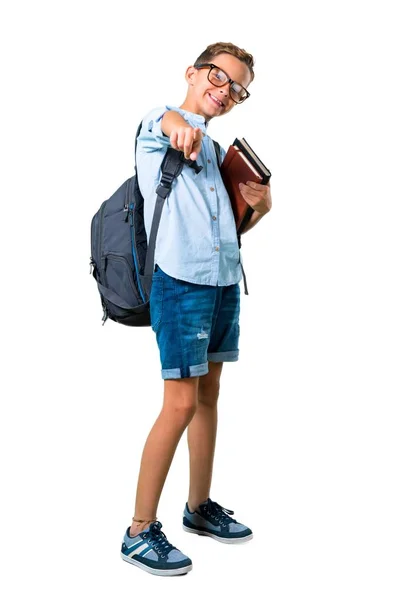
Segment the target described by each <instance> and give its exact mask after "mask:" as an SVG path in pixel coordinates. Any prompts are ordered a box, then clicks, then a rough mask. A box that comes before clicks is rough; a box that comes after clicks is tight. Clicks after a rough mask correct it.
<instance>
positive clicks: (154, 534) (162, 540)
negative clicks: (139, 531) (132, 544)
mask: <svg viewBox="0 0 400 600" xmlns="http://www.w3.org/2000/svg"><path fill="white" fill-rule="evenodd" d="M161 527H162V524H161V523H160V521H154V523H152V524H151V525H150V528H149V531H148V532H146V533H145V534H144V535H143V538H149V541H150V542H151V546H152V547H153V548H154V550H155V551H156V552H160V554H161V558H167V556H168V554H169V552H170V551H171V550H175V546H173V545H172V544H170V543H169V541H168V540H167V536H166V535H165V533H164V532H163V531H161Z"/></svg>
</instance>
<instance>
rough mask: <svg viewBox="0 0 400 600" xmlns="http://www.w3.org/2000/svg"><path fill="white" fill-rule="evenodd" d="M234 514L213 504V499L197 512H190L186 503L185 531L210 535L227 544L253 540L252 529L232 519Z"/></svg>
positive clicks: (201, 505) (202, 504) (184, 513)
mask: <svg viewBox="0 0 400 600" xmlns="http://www.w3.org/2000/svg"><path fill="white" fill-rule="evenodd" d="M233 514H234V513H233V511H232V510H228V509H227V508H223V507H222V506H221V505H220V504H218V503H217V502H213V501H212V500H211V498H208V500H206V501H205V502H202V503H201V504H200V506H199V508H198V509H197V510H196V511H195V512H190V510H189V506H188V504H187V502H186V506H185V510H184V512H183V529H184V530H185V531H187V532H189V533H197V534H198V535H208V536H210V537H212V538H214V540H218V541H219V542H224V543H225V544H237V543H239V542H247V541H248V540H251V539H252V537H253V532H252V531H251V529H249V528H248V527H246V526H245V525H242V524H241V523H238V522H237V521H235V519H232V517H230V516H229V515H233Z"/></svg>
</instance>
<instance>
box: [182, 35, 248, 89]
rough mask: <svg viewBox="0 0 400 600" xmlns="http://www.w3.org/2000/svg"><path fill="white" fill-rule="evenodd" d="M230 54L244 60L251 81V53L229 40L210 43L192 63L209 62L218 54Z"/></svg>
mask: <svg viewBox="0 0 400 600" xmlns="http://www.w3.org/2000/svg"><path fill="white" fill-rule="evenodd" d="M223 53H225V54H231V55H232V56H236V58H238V59H239V60H241V61H242V62H244V63H245V64H246V65H247V66H248V69H249V71H250V75H251V81H253V79H254V71H253V67H254V58H253V56H252V55H251V54H249V53H248V52H246V50H243V48H239V47H238V46H235V44H231V43H230V42H217V43H216V44H210V45H209V46H207V48H206V49H205V50H204V52H202V53H201V54H200V56H199V57H198V58H196V61H195V63H194V66H196V65H199V64H201V63H205V62H209V61H210V60H211V59H213V58H214V57H215V56H218V54H223Z"/></svg>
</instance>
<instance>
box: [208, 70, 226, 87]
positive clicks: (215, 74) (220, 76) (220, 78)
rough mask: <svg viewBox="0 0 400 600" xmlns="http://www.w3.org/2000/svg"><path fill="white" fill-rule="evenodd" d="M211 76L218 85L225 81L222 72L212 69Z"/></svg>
mask: <svg viewBox="0 0 400 600" xmlns="http://www.w3.org/2000/svg"><path fill="white" fill-rule="evenodd" d="M211 76H212V78H213V79H214V81H216V82H218V83H222V84H223V83H225V82H226V81H227V79H226V75H225V73H223V72H222V71H219V70H218V69H213V70H212V71H211Z"/></svg>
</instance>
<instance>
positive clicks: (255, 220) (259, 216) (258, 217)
mask: <svg viewBox="0 0 400 600" xmlns="http://www.w3.org/2000/svg"><path fill="white" fill-rule="evenodd" d="M263 216H264V215H262V214H261V213H259V212H256V211H254V212H253V214H252V215H251V217H250V221H249V222H248V223H247V225H246V227H245V228H244V229H243V231H242V234H243V233H247V232H248V231H249V229H251V228H252V227H254V225H256V224H257V223H258V221H260V220H261V219H262V218H263Z"/></svg>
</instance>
